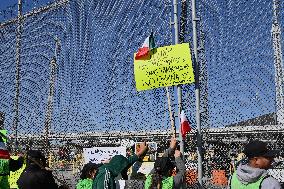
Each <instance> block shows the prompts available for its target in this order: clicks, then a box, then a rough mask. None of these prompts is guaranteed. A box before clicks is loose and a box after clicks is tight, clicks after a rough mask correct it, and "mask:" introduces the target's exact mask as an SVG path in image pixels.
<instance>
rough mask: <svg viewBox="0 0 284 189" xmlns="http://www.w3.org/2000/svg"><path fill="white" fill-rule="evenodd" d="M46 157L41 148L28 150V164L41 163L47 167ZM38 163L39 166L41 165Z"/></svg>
mask: <svg viewBox="0 0 284 189" xmlns="http://www.w3.org/2000/svg"><path fill="white" fill-rule="evenodd" d="M46 163H47V162H46V158H45V156H44V155H43V154H42V153H41V151H39V150H29V151H28V152H27V165H32V164H33V165H38V164H39V165H40V166H42V167H46V166H47V164H46ZM39 165H38V166H39Z"/></svg>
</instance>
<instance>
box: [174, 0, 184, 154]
mask: <svg viewBox="0 0 284 189" xmlns="http://www.w3.org/2000/svg"><path fill="white" fill-rule="evenodd" d="M173 6H174V30H175V44H178V43H179V41H178V11H177V9H178V7H177V0H173ZM177 96H178V117H179V124H180V125H181V122H180V114H181V110H182V92H181V85H178V86H177ZM179 140H180V152H181V153H182V154H184V140H183V137H182V135H181V127H180V128H179Z"/></svg>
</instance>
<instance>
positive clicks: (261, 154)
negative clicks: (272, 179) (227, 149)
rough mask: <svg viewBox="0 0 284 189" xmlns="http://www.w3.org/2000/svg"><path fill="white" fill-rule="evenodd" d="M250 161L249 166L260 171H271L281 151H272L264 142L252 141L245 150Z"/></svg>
mask: <svg viewBox="0 0 284 189" xmlns="http://www.w3.org/2000/svg"><path fill="white" fill-rule="evenodd" d="M244 153H245V155H246V156H247V157H248V159H249V166H251V167H254V168H259V169H269V168H270V167H271V164H272V162H273V160H274V158H275V157H276V156H277V154H278V153H279V150H270V149H269V148H268V147H267V144H266V143H265V142H263V141H258V140H256V141H250V142H249V143H248V144H247V145H246V146H245V149H244Z"/></svg>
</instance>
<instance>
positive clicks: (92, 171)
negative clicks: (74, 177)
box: [76, 163, 100, 189]
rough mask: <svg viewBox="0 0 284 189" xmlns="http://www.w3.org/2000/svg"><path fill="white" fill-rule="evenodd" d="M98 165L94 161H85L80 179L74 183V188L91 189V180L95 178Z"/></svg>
mask: <svg viewBox="0 0 284 189" xmlns="http://www.w3.org/2000/svg"><path fill="white" fill-rule="evenodd" d="M99 166H100V165H98V164H96V163H87V164H86V165H84V167H83V169H82V173H81V175H80V180H79V182H78V184H77V185H76V189H92V188H93V180H94V178H95V175H96V172H97V169H98V168H99Z"/></svg>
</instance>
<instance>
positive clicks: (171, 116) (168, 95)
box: [166, 87, 176, 137]
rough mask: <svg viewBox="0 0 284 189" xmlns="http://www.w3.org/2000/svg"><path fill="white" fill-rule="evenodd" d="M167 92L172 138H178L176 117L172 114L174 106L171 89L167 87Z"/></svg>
mask: <svg viewBox="0 0 284 189" xmlns="http://www.w3.org/2000/svg"><path fill="white" fill-rule="evenodd" d="M166 91H167V99H168V108H169V114H170V120H171V128H172V136H173V137H176V127H175V121H174V117H173V113H172V105H171V97H170V92H169V87H166Z"/></svg>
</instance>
